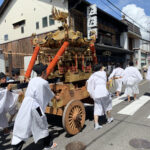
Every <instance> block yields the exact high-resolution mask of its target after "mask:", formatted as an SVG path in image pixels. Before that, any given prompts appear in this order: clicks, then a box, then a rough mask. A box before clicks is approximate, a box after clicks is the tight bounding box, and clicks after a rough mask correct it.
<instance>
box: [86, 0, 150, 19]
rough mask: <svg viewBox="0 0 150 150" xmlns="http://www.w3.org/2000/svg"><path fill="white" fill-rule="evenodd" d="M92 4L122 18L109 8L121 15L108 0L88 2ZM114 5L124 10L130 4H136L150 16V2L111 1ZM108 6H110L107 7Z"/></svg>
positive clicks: (148, 0)
mask: <svg viewBox="0 0 150 150" xmlns="http://www.w3.org/2000/svg"><path fill="white" fill-rule="evenodd" d="M88 1H89V2H90V3H93V4H94V3H95V4H97V6H98V7H99V8H101V9H103V10H104V11H106V12H108V13H110V14H112V15H113V16H115V17H117V18H118V19H119V18H120V16H119V15H117V14H116V13H115V12H114V11H112V10H111V9H110V8H109V7H108V6H110V7H111V8H113V9H114V10H115V11H117V13H119V14H120V12H119V11H118V10H116V9H115V8H114V7H113V6H111V4H109V3H108V2H107V0H88ZM110 1H111V2H112V3H113V4H115V5H116V6H117V7H118V8H120V9H121V10H122V8H123V7H125V6H127V5H129V4H135V5H136V6H137V7H141V8H143V9H144V11H145V13H146V15H148V16H150V9H149V8H150V0H110ZM104 3H105V4H106V5H108V6H106V5H105V4H104Z"/></svg>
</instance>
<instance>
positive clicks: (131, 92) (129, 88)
mask: <svg viewBox="0 0 150 150" xmlns="http://www.w3.org/2000/svg"><path fill="white" fill-rule="evenodd" d="M125 94H126V95H129V96H133V95H134V94H139V88H138V84H135V85H132V86H131V85H126V89H125Z"/></svg>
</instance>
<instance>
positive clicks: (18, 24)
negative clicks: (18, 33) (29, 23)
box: [13, 20, 25, 29]
mask: <svg viewBox="0 0 150 150" xmlns="http://www.w3.org/2000/svg"><path fill="white" fill-rule="evenodd" d="M22 25H25V20H21V21H19V22H16V23H14V24H13V27H14V29H16V28H19V27H20V26H22Z"/></svg>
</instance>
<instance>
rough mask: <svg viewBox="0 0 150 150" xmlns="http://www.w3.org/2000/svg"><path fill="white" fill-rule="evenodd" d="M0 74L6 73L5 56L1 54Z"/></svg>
mask: <svg viewBox="0 0 150 150" xmlns="http://www.w3.org/2000/svg"><path fill="white" fill-rule="evenodd" d="M0 72H3V73H5V60H4V55H3V54H1V53H0Z"/></svg>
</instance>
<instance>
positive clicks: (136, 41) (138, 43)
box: [133, 39, 140, 48]
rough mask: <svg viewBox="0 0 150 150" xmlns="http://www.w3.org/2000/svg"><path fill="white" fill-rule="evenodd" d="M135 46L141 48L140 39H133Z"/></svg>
mask: <svg viewBox="0 0 150 150" xmlns="http://www.w3.org/2000/svg"><path fill="white" fill-rule="evenodd" d="M133 48H140V39H134V40H133Z"/></svg>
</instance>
